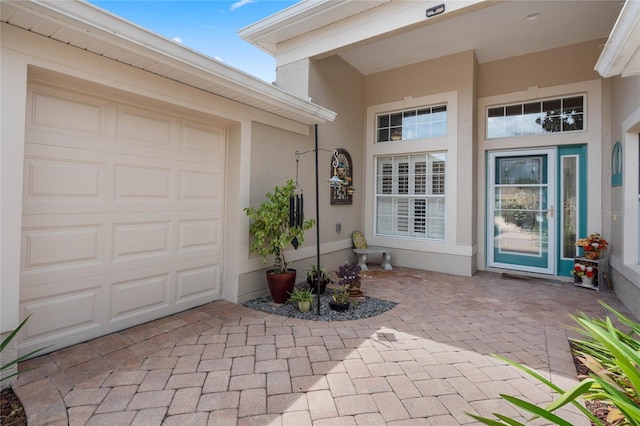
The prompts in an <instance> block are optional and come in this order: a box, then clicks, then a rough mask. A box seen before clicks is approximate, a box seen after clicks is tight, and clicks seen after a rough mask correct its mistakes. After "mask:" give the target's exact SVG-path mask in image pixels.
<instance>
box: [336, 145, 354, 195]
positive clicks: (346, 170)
mask: <svg viewBox="0 0 640 426" xmlns="http://www.w3.org/2000/svg"><path fill="white" fill-rule="evenodd" d="M330 176H337V177H338V178H340V181H341V182H340V185H339V186H337V187H332V188H331V191H330V192H331V204H352V203H353V193H354V192H355V189H354V186H353V163H352V162H351V155H349V152H348V151H347V150H346V149H342V148H338V149H336V154H335V156H334V157H333V158H331V174H330Z"/></svg>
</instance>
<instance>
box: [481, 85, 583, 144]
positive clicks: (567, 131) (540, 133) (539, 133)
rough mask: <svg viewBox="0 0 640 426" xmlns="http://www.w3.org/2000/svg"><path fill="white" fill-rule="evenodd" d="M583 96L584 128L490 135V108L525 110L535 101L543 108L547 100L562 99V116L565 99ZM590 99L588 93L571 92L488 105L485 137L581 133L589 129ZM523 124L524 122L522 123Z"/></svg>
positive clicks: (500, 137)
mask: <svg viewBox="0 0 640 426" xmlns="http://www.w3.org/2000/svg"><path fill="white" fill-rule="evenodd" d="M579 97H581V98H582V113H581V115H582V120H583V124H582V128H581V129H576V130H564V129H561V130H559V131H557V132H544V131H540V132H535V133H522V134H516V135H501V136H490V135H489V127H490V126H489V110H492V109H496V108H505V109H506V108H509V107H516V106H517V107H521V110H524V107H525V106H526V105H529V104H534V103H540V107H541V109H542V107H543V105H544V103H545V102H554V101H560V104H561V106H560V112H559V116H560V117H562V115H563V110H564V101H565V100H566V99H572V98H579ZM587 101H588V99H587V95H586V93H576V94H569V95H566V96H554V97H549V98H540V99H530V100H527V101H524V102H515V103H506V104H497V105H488V106H487V107H486V109H485V117H484V119H485V132H486V133H485V138H486V139H487V140H492V139H503V138H526V137H529V136H553V135H557V134H559V133H579V132H585V131H586V129H587V125H588V122H587V118H588V110H587V104H588V102H587ZM538 114H540V117H542V116H544V115H545V113H544V111H542V112H540V113H538ZM523 116H525V114H524V113H523V114H519V115H513V116H505V117H514V118H515V117H523ZM521 124H523V123H521Z"/></svg>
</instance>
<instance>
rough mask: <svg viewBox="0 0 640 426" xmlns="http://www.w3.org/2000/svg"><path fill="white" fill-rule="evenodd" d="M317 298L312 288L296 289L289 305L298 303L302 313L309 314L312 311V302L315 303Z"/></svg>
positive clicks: (290, 297)
mask: <svg viewBox="0 0 640 426" xmlns="http://www.w3.org/2000/svg"><path fill="white" fill-rule="evenodd" d="M315 297H316V296H315V295H314V294H313V293H312V292H311V289H310V288H302V287H295V288H294V289H293V291H292V292H291V295H290V296H289V300H288V301H287V303H296V302H297V303H298V309H300V312H309V311H310V310H311V302H313V299H315Z"/></svg>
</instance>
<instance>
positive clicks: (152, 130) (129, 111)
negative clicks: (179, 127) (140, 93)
mask: <svg viewBox="0 0 640 426" xmlns="http://www.w3.org/2000/svg"><path fill="white" fill-rule="evenodd" d="M174 127H175V126H174V124H173V120H172V119H171V118H170V117H169V116H166V115H161V114H156V113H153V112H151V111H147V110H143V109H134V108H128V107H122V106H119V107H118V112H117V122H116V129H117V134H118V138H117V141H118V143H119V144H128V145H139V146H149V147H153V148H154V149H164V150H171V149H172V141H173V140H174V139H175V138H173V137H172V131H173V129H174Z"/></svg>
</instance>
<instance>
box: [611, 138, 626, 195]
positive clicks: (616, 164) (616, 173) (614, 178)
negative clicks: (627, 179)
mask: <svg viewBox="0 0 640 426" xmlns="http://www.w3.org/2000/svg"><path fill="white" fill-rule="evenodd" d="M622 163H623V158H622V144H621V143H620V141H618V142H616V143H615V144H614V145H613V150H612V151H611V186H622Z"/></svg>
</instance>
